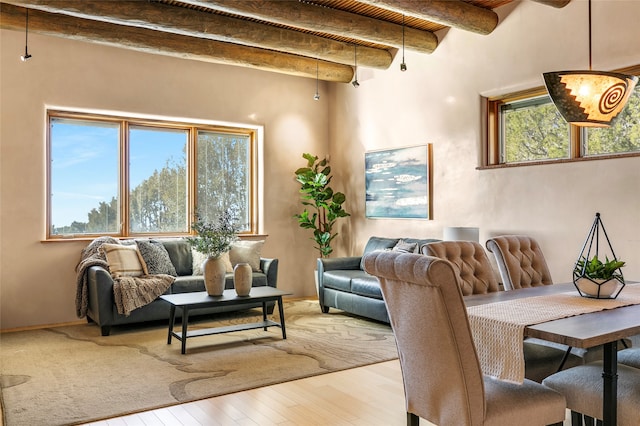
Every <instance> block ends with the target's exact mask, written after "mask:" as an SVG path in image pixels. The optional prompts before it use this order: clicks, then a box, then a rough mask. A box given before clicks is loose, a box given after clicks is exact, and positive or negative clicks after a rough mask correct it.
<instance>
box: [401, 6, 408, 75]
mask: <svg viewBox="0 0 640 426" xmlns="http://www.w3.org/2000/svg"><path fill="white" fill-rule="evenodd" d="M406 70H407V64H405V63H404V15H402V63H401V64H400V71H406Z"/></svg>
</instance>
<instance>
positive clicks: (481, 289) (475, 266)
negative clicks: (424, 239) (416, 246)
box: [420, 241, 499, 296]
mask: <svg viewBox="0 0 640 426" xmlns="http://www.w3.org/2000/svg"><path fill="white" fill-rule="evenodd" d="M420 252H421V253H422V254H426V255H428V256H434V257H439V258H440V259H447V260H448V261H449V262H451V263H452V264H453V268H454V270H455V271H456V274H457V275H458V279H459V280H460V281H459V282H460V290H461V291H462V295H463V296H469V295H470V294H486V293H493V292H495V291H498V290H499V286H498V280H497V279H496V276H495V274H494V272H493V268H492V267H491V263H490V262H489V258H488V257H487V253H486V252H485V250H484V248H483V247H482V246H481V245H480V244H478V243H476V242H474V241H439V242H434V243H428V244H424V245H422V246H421V247H420Z"/></svg>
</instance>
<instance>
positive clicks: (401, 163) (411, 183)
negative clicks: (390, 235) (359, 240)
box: [365, 144, 432, 220]
mask: <svg viewBox="0 0 640 426" xmlns="http://www.w3.org/2000/svg"><path fill="white" fill-rule="evenodd" d="M431 170H432V147H431V144H426V145H418V146H409V147H404V148H395V149H387V150H377V151H369V152H365V194H366V199H365V216H366V217H367V218H371V219H374V218H391V219H427V220H429V219H432V206H431V205H432V203H431V192H432V191H431V185H432V179H431Z"/></svg>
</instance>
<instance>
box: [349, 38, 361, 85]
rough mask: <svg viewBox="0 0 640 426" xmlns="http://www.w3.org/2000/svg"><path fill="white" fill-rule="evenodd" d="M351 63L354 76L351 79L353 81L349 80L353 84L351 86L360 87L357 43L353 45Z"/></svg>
mask: <svg viewBox="0 0 640 426" xmlns="http://www.w3.org/2000/svg"><path fill="white" fill-rule="evenodd" d="M353 65H354V69H355V71H354V76H355V78H354V79H353V81H352V82H351V84H353V87H356V88H357V87H360V83H358V45H357V44H354V45H353Z"/></svg>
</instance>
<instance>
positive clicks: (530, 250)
mask: <svg viewBox="0 0 640 426" xmlns="http://www.w3.org/2000/svg"><path fill="white" fill-rule="evenodd" d="M486 244H487V250H489V251H490V252H491V253H493V255H494V256H495V258H496V263H497V264H498V271H499V272H500V278H501V279H502V284H503V285H504V289H505V290H515V289H517V288H526V287H537V286H542V285H551V284H553V280H552V279H551V273H550V272H549V267H548V266H547V262H546V260H545V259H544V254H543V253H542V249H541V248H540V245H539V244H538V242H537V241H536V240H535V239H534V238H532V237H529V236H526V235H504V236H499V237H493V238H490V239H488V240H487V243H486Z"/></svg>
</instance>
